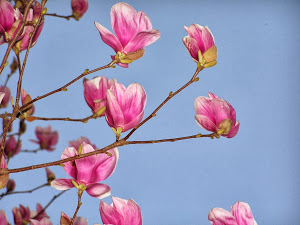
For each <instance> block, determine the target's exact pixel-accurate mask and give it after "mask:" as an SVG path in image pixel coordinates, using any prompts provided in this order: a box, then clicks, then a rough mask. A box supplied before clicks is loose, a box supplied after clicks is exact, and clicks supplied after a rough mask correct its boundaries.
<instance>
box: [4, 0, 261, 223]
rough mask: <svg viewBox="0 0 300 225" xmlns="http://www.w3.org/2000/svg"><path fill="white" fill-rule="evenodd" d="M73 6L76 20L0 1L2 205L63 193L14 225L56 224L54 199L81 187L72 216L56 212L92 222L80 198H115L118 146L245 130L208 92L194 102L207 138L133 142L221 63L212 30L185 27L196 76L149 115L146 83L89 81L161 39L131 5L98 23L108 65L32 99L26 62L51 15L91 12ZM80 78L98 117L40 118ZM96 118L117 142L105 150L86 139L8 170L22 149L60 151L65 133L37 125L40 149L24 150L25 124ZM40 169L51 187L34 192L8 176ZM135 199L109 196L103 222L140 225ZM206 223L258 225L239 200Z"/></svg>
mask: <svg viewBox="0 0 300 225" xmlns="http://www.w3.org/2000/svg"><path fill="white" fill-rule="evenodd" d="M71 7H72V10H73V13H72V15H70V16H62V15H57V14H56V13H47V8H46V0H41V1H40V2H39V1H35V0H15V1H7V0H0V44H1V45H2V46H1V51H5V55H4V57H3V59H2V62H1V66H0V74H1V87H0V101H1V108H2V110H3V111H2V113H1V118H2V120H3V132H2V134H1V151H0V160H1V170H0V188H1V189H2V190H3V192H2V193H0V200H1V199H2V198H6V197H7V198H9V196H10V195H14V194H20V193H28V192H30V193H31V192H33V191H35V190H38V189H40V188H43V187H46V186H51V187H52V188H55V189H57V190H59V191H61V192H60V193H59V194H57V195H55V196H54V197H53V198H52V199H51V201H50V202H49V203H48V204H47V205H45V206H42V205H41V204H39V203H38V202H36V210H32V209H30V208H29V207H26V206H23V205H19V206H16V207H14V208H13V209H12V213H13V218H14V222H13V223H14V224H16V225H23V224H33V225H46V224H47V225H50V224H52V223H53V224H57V222H58V221H52V222H51V217H50V215H48V214H47V212H46V211H47V210H46V209H47V208H48V207H49V206H50V205H51V204H55V203H53V202H54V200H55V199H56V198H58V197H59V196H61V195H62V194H63V193H65V192H66V191H67V190H69V189H72V188H74V189H77V196H76V197H77V199H78V201H77V205H74V206H73V207H74V214H73V215H66V214H65V213H64V208H63V207H61V208H60V207H59V206H57V209H58V210H59V211H58V212H57V213H60V215H61V216H60V224H62V225H64V224H77V225H83V224H87V218H83V217H77V213H78V211H79V210H80V207H81V205H82V204H84V202H82V195H83V194H84V192H86V193H87V194H88V195H89V196H90V197H91V198H98V199H103V198H109V196H110V195H111V190H112V189H114V187H110V186H108V185H107V184H105V180H106V179H107V178H108V177H109V176H111V175H113V173H114V171H115V170H116V169H118V168H117V167H118V166H117V163H118V159H119V150H118V147H121V146H124V145H136V144H140V145H141V144H151V143H162V142H175V141H180V140H186V139H198V138H211V139H214V138H221V137H222V138H233V137H235V136H236V134H237V133H238V130H239V125H240V124H239V121H237V120H236V111H235V109H234V108H233V107H232V105H231V104H230V103H229V102H228V101H226V100H224V99H222V98H221V97H218V95H216V93H208V96H200V97H197V98H196V99H195V100H194V108H195V120H196V122H197V124H198V125H199V126H200V127H201V128H203V129H204V130H206V131H207V133H206V134H201V133H198V134H195V135H190V136H184V137H179V138H172V137H170V138H168V139H158V140H144V141H135V140H130V137H131V136H132V134H133V133H135V132H139V128H140V127H141V126H142V125H144V124H145V123H150V122H151V121H150V120H151V119H152V118H153V117H155V116H156V113H157V112H158V111H159V110H160V109H161V108H162V107H164V106H165V104H166V103H167V102H168V101H170V100H171V99H173V98H174V97H175V96H176V95H177V94H179V93H180V92H182V91H184V89H186V88H188V87H189V86H190V85H192V84H193V85H194V83H195V82H197V81H198V80H199V77H198V75H199V73H200V72H201V71H203V70H207V69H209V68H210V67H212V66H215V65H216V64H217V61H216V59H217V46H216V45H215V40H214V37H213V34H212V32H211V31H210V29H209V28H208V27H207V26H201V25H198V24H191V25H190V26H185V27H184V29H185V30H186V32H187V36H185V37H183V38H182V41H183V44H184V46H185V47H186V49H187V52H188V53H189V54H190V57H191V60H193V61H194V62H195V72H194V74H192V75H191V76H190V78H189V80H188V81H187V83H184V84H183V85H182V86H181V87H180V88H179V89H178V90H176V91H174V92H170V93H169V95H168V96H167V97H166V98H165V100H164V101H162V102H161V103H160V104H158V105H157V106H156V108H154V110H153V112H152V113H151V114H150V115H144V110H145V107H146V99H147V97H146V91H145V89H144V88H143V86H142V85H141V84H138V83H132V84H130V85H128V86H127V87H126V86H124V85H123V84H122V80H118V81H117V80H116V79H114V78H113V77H109V75H107V77H105V76H102V77H99V76H96V77H94V78H93V79H87V78H85V76H86V75H88V74H92V73H95V72H97V71H100V70H107V69H109V68H115V67H123V68H127V70H128V69H130V68H129V67H130V64H131V63H134V61H136V60H143V59H141V58H142V57H143V55H144V54H145V48H146V47H147V46H148V45H151V44H153V43H155V42H156V41H157V40H158V39H159V38H160V31H159V30H157V29H153V28H152V23H151V20H150V18H149V17H148V16H147V15H146V14H145V13H144V12H143V11H138V12H137V11H136V10H135V9H134V8H133V7H132V6H130V5H129V4H127V3H117V4H115V5H113V6H112V7H111V12H110V16H111V18H110V19H111V24H112V30H113V32H111V31H109V29H107V28H106V27H104V26H102V25H101V24H100V23H98V22H95V28H96V29H97V30H98V31H99V34H100V38H101V39H102V41H103V42H104V43H105V44H106V45H108V46H109V47H111V48H112V49H113V50H114V53H113V54H112V55H111V56H110V57H111V62H110V63H108V64H107V65H104V66H101V67H99V68H96V69H93V70H88V69H87V70H85V71H84V72H83V73H81V74H80V75H79V76H77V77H75V78H74V79H73V80H71V81H69V82H68V83H66V84H65V85H64V86H62V87H58V88H57V89H54V90H53V91H50V92H48V93H44V94H43V95H41V96H37V97H31V96H30V93H28V92H26V91H25V90H24V89H22V79H23V75H24V73H25V74H26V64H27V60H28V54H29V52H30V49H31V48H32V47H34V46H35V44H36V42H37V41H38V39H39V35H40V33H41V32H42V30H43V27H44V23H45V21H47V20H48V19H50V17H59V18H62V19H68V20H69V19H72V18H73V19H75V20H79V19H80V18H81V17H82V16H84V14H85V12H86V11H87V10H88V1H87V0H72V1H71ZM145 10H146V9H145ZM200 22H201V21H200ZM162 32H163V31H162ZM5 44H6V45H5ZM5 46H7V48H6V50H5V49H4V48H5ZM35 48H37V47H35ZM148 48H149V51H151V46H149V47H147V50H148ZM21 52H25V54H24V57H20V53H21ZM11 55H14V57H9V56H11ZM187 57H189V56H187ZM8 65H10V72H9V73H8V75H7V77H5V75H4V73H3V71H5V70H7V71H8ZM123 68H120V69H123ZM15 73H16V74H18V82H17V83H16V84H11V85H15V86H16V90H17V91H16V93H14V94H13V93H11V91H10V90H11V89H10V87H9V86H8V81H9V79H10V77H11V76H12V75H13V74H15ZM82 78H83V88H84V99H85V101H86V103H87V105H88V107H90V109H91V111H92V115H90V116H88V117H86V118H83V119H71V118H69V117H67V118H45V117H38V116H35V114H34V112H35V106H34V103H35V102H37V101H40V100H42V101H44V100H46V98H47V97H49V96H51V95H54V94H56V93H58V92H61V91H67V88H68V87H69V86H70V85H72V84H73V83H75V82H77V81H79V80H81V79H82ZM45 79H48V78H45ZM27 91H28V90H27ZM148 98H151V96H148ZM20 100H21V102H20ZM9 104H11V105H12V111H10V112H7V111H5V108H6V107H7V106H8V105H9ZM90 119H100V120H101V119H102V120H105V121H106V122H107V124H108V126H109V127H110V128H111V130H112V132H111V134H112V135H114V136H115V141H114V142H113V143H111V144H109V145H107V146H101V147H99V146H98V147H97V146H96V145H94V144H92V143H91V142H90V140H89V137H86V135H82V137H80V138H78V139H77V140H70V141H69V146H65V149H64V150H60V149H57V150H56V151H61V159H60V160H59V159H57V161H54V162H48V163H43V164H37V165H31V166H27V167H22V168H11V167H10V166H9V161H10V159H11V158H13V157H18V156H19V153H20V152H31V153H32V152H33V153H37V152H39V151H42V150H43V151H44V150H46V151H48V152H49V154H51V152H53V151H54V150H55V149H56V144H57V142H58V138H59V133H58V131H55V130H52V128H51V126H50V125H48V126H46V127H41V126H37V127H36V128H35V135H36V138H33V139H32V140H31V141H32V142H33V143H35V144H36V145H37V146H38V147H37V148H36V149H34V150H27V149H26V148H24V146H22V142H21V138H22V135H23V134H24V133H25V132H26V124H28V123H31V122H35V123H36V122H38V121H39V120H46V121H54V120H63V121H68V122H76V121H77V122H78V121H80V122H83V123H86V122H87V121H89V120H90ZM14 123H17V124H18V126H17V127H18V129H17V130H15V129H13V124H14ZM14 127H16V126H14ZM127 131H128V132H127ZM124 132H127V133H126V135H124V134H123V133H124ZM61 135H62V134H61ZM97 145H98V143H97ZM52 166H61V168H62V169H63V170H64V171H65V172H66V174H67V175H68V176H69V178H57V177H56V175H55V174H54V173H53V172H52V171H51V170H50V167H52ZM41 168H44V169H46V174H47V182H46V183H44V184H42V185H40V186H38V187H35V188H33V189H31V190H24V191H14V189H15V186H16V183H17V185H18V186H20V187H22V183H19V182H18V181H15V180H13V179H10V175H11V174H13V173H24V172H25V171H29V170H36V169H41ZM100 182H101V183H100ZM133 192H134V191H133ZM145 194H146V193H145ZM74 197H75V196H74ZM134 197H135V196H128V198H127V199H122V198H119V197H117V196H114V197H111V198H112V204H111V205H108V204H107V203H105V202H104V201H100V202H99V213H100V216H101V219H102V223H103V224H115V225H130V224H131V225H140V224H142V212H143V209H141V208H140V207H139V205H138V202H135V201H134V200H133V199H134ZM1 207H2V205H1ZM69 207H71V206H69ZM6 210H7V209H6ZM7 213H10V212H5V211H4V210H0V225H7V224H13V223H9V222H8V221H7V217H6V214H7ZM208 220H209V222H210V223H211V224H214V225H221V224H226V225H227V224H228V225H254V224H256V222H255V220H254V217H253V215H252V212H251V209H250V206H249V205H248V204H247V203H245V202H240V201H237V202H236V203H234V204H233V205H232V206H231V210H230V212H228V211H226V210H225V209H222V208H213V209H211V211H210V212H209V213H208Z"/></svg>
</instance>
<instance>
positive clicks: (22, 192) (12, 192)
mask: <svg viewBox="0 0 300 225" xmlns="http://www.w3.org/2000/svg"><path fill="white" fill-rule="evenodd" d="M46 186H49V183H45V184H42V185H40V186H38V187H36V188H33V189H31V190H28V191H10V192H5V193H3V194H1V195H0V200H1V199H2V198H4V196H7V195H13V194H24V193H32V192H34V191H36V190H38V189H40V188H43V187H46Z"/></svg>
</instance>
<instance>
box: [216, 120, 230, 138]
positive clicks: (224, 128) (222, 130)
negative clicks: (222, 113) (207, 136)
mask: <svg viewBox="0 0 300 225" xmlns="http://www.w3.org/2000/svg"><path fill="white" fill-rule="evenodd" d="M231 127H232V120H231V119H228V118H227V119H225V120H223V121H222V122H221V123H220V124H219V130H218V132H217V133H218V135H222V134H224V135H227V134H228V133H229V132H230V130H231Z"/></svg>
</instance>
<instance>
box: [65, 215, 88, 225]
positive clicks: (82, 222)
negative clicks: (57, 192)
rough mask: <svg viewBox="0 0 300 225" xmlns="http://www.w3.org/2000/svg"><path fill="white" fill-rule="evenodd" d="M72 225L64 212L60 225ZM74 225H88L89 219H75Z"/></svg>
mask: <svg viewBox="0 0 300 225" xmlns="http://www.w3.org/2000/svg"><path fill="white" fill-rule="evenodd" d="M70 223H71V219H70V218H69V217H68V216H67V215H66V214H65V213H63V212H62V213H61V217H60V225H69V224H70ZM73 225H88V222H87V219H85V218H83V217H75V220H74V223H73Z"/></svg>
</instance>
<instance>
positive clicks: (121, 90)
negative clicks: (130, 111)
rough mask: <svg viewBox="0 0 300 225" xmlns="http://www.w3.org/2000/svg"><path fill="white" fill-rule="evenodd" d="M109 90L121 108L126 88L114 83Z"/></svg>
mask: <svg viewBox="0 0 300 225" xmlns="http://www.w3.org/2000/svg"><path fill="white" fill-rule="evenodd" d="M110 90H111V91H112V92H113V94H114V96H115V97H116V99H117V101H118V102H119V104H120V106H121V107H122V104H123V103H122V101H123V96H124V95H125V92H126V87H125V86H124V85H123V84H121V83H115V84H114V85H113V86H112V87H111V88H110Z"/></svg>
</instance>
